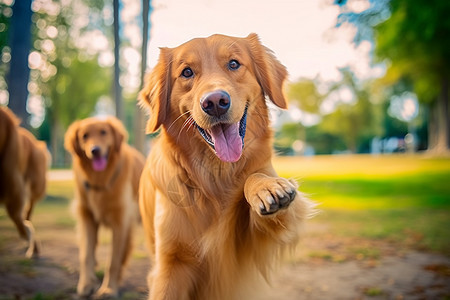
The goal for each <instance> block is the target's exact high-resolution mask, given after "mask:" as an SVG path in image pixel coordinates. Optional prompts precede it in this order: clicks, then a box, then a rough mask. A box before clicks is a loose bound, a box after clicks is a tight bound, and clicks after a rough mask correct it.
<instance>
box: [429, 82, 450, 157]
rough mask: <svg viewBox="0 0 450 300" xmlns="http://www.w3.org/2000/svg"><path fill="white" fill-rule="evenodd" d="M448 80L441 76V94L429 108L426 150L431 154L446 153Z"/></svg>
mask: <svg viewBox="0 0 450 300" xmlns="http://www.w3.org/2000/svg"><path fill="white" fill-rule="evenodd" d="M448 102H449V80H448V77H446V76H443V78H442V82H441V94H440V95H439V97H438V98H437V99H436V101H435V102H434V103H433V104H432V105H431V108H430V119H429V126H428V141H429V142H428V152H430V153H431V154H433V155H441V154H448V152H449V144H450V142H449V137H450V120H449V114H450V112H449V103H448Z"/></svg>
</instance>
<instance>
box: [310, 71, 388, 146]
mask: <svg viewBox="0 0 450 300" xmlns="http://www.w3.org/2000/svg"><path fill="white" fill-rule="evenodd" d="M340 71H341V74H342V80H341V81H340V82H337V83H335V84H334V85H333V86H332V87H331V88H330V92H329V93H328V95H329V96H330V95H333V93H335V92H339V91H342V89H343V88H345V90H346V91H347V93H345V94H344V93H342V92H341V93H339V94H338V95H337V98H335V101H336V100H337V101H338V103H337V104H336V107H337V108H336V109H335V110H334V111H333V112H332V113H330V114H327V115H324V116H323V119H322V122H321V123H320V124H319V125H318V127H319V128H320V129H321V130H323V131H324V132H325V133H329V134H332V135H335V136H338V137H341V138H342V140H343V141H345V144H346V145H347V149H348V150H350V151H351V152H352V153H356V152H360V149H361V147H360V145H361V143H362V141H363V140H367V139H370V138H371V137H373V136H377V135H378V136H379V135H381V126H380V125H378V122H376V120H377V119H376V113H377V106H375V105H374V104H373V103H371V102H370V100H371V99H370V93H369V90H368V83H366V84H358V83H357V82H356V78H355V75H354V74H353V72H352V71H351V70H350V69H349V68H342V69H340ZM365 152H366V151H365Z"/></svg>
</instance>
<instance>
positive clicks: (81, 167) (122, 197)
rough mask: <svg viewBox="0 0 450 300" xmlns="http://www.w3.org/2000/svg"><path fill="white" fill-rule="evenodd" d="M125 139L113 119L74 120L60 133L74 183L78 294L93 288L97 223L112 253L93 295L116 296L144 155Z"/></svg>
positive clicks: (136, 217) (128, 249) (135, 213)
mask: <svg viewBox="0 0 450 300" xmlns="http://www.w3.org/2000/svg"><path fill="white" fill-rule="evenodd" d="M127 138H128V134H127V131H126V130H125V128H124V126H123V125H122V123H121V122H120V121H119V120H118V119H116V118H114V117H109V118H106V119H99V118H88V119H84V120H79V121H75V122H74V123H72V125H70V127H69V128H68V130H67V132H66V134H65V141H64V146H65V148H66V149H67V150H68V151H69V152H70V153H71V154H72V160H73V172H74V176H75V183H76V189H75V190H76V196H75V200H76V201H75V204H76V205H75V206H76V215H77V227H78V235H79V259H80V278H79V281H78V286H77V293H78V295H80V296H89V295H91V294H92V293H94V292H95V290H96V288H97V287H98V285H97V283H98V282H97V278H96V276H95V263H96V260H95V249H96V245H97V234H98V229H99V226H100V225H104V226H106V227H108V228H110V229H111V231H112V255H111V260H110V262H109V266H108V267H107V271H105V276H104V278H103V282H102V285H101V286H100V288H99V289H98V290H97V291H96V296H113V297H114V296H117V295H118V288H119V281H120V278H121V273H122V270H123V268H124V265H125V263H126V261H127V258H128V257H129V254H130V253H131V249H132V247H131V246H132V245H131V243H132V233H133V227H134V225H135V223H136V222H137V221H138V220H139V210H138V187H139V177H140V176H141V172H142V168H143V166H144V160H145V159H144V157H143V155H142V154H140V153H139V152H138V151H137V150H136V149H134V148H132V147H131V146H129V145H128V144H127V143H126V140H127Z"/></svg>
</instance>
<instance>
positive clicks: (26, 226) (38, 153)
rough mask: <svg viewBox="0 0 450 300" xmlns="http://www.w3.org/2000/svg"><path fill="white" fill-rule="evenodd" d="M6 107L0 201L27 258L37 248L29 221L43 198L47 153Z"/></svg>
mask: <svg viewBox="0 0 450 300" xmlns="http://www.w3.org/2000/svg"><path fill="white" fill-rule="evenodd" d="M19 123H20V122H19V120H18V119H17V117H16V116H15V115H14V114H13V112H12V111H11V110H9V109H8V108H7V107H0V174H1V175H2V178H1V180H0V202H2V203H4V204H5V206H6V210H7V212H8V215H9V216H10V217H11V219H12V220H13V222H14V224H15V225H16V227H17V230H18V231H19V234H20V236H21V237H22V238H24V239H26V240H27V241H28V250H27V252H26V256H27V257H32V256H37V255H38V254H39V247H38V243H37V241H36V237H35V233H34V227H33V225H32V224H31V222H30V219H31V213H32V211H33V207H34V204H35V203H36V202H37V201H38V200H40V199H41V198H42V197H44V194H45V187H46V172H47V166H48V163H49V154H48V151H47V148H46V146H45V143H44V142H40V141H38V140H36V138H35V137H34V136H33V135H32V134H31V133H30V132H29V131H27V130H26V129H24V128H22V127H20V126H19Z"/></svg>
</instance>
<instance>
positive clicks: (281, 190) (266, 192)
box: [246, 177, 297, 216]
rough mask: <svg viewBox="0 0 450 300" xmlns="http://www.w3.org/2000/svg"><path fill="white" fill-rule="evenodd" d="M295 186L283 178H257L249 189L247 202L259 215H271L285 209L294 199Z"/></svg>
mask: <svg viewBox="0 0 450 300" xmlns="http://www.w3.org/2000/svg"><path fill="white" fill-rule="evenodd" d="M296 194H297V184H296V183H295V182H294V181H290V180H287V179H284V178H279V177H278V178H273V177H264V178H259V179H258V180H257V181H256V182H255V184H254V185H253V186H252V187H251V191H250V193H249V194H248V195H246V196H247V201H248V202H249V203H250V205H251V206H252V208H253V209H254V210H255V211H256V212H257V213H258V214H260V215H263V216H265V215H271V214H274V213H276V212H278V211H279V210H281V209H284V208H287V207H288V206H289V204H291V202H292V201H293V200H294V199H295V196H296Z"/></svg>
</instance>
